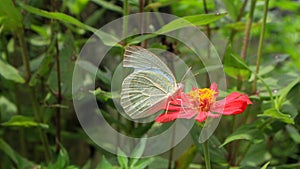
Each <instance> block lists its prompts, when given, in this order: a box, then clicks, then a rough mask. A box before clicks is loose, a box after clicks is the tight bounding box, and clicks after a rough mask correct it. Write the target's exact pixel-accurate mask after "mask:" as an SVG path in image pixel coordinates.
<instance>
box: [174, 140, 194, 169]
mask: <svg viewBox="0 0 300 169" xmlns="http://www.w3.org/2000/svg"><path fill="white" fill-rule="evenodd" d="M196 154H197V149H196V146H195V145H192V146H191V147H189V148H188V149H187V150H186V151H185V152H184V153H183V154H182V155H181V156H180V157H179V158H178V159H177V160H176V162H177V163H176V167H178V168H189V165H190V164H191V163H192V162H193V159H194V158H195V156H196Z"/></svg>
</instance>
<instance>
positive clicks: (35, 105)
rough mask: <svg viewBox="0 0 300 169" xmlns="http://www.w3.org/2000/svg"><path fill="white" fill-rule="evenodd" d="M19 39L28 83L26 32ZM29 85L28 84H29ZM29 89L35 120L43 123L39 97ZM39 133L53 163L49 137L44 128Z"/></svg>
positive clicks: (48, 159)
mask: <svg viewBox="0 0 300 169" xmlns="http://www.w3.org/2000/svg"><path fill="white" fill-rule="evenodd" d="M17 35H18V38H19V41H20V47H21V49H22V60H23V64H24V66H25V71H26V82H27V83H28V82H29V80H30V77H31V72H30V65H29V57H28V51H27V47H26V43H25V38H24V30H23V29H21V30H20V31H19V32H18V33H17ZM27 85H28V84H27ZM28 87H29V96H30V100H31V104H32V108H33V111H34V116H35V119H36V121H37V122H38V123H41V122H42V120H41V117H40V107H39V105H38V101H37V97H36V95H35V90H34V88H33V87H30V86H28ZM38 131H39V135H40V138H41V141H42V144H43V146H44V149H45V158H46V161H47V162H50V161H51V155H50V148H49V144H48V140H47V136H46V134H45V133H44V132H43V130H42V128H41V127H40V126H38Z"/></svg>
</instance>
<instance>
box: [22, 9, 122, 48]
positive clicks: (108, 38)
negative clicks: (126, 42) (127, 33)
mask: <svg viewBox="0 0 300 169" xmlns="http://www.w3.org/2000/svg"><path fill="white" fill-rule="evenodd" d="M21 7H22V8H23V9H25V10H26V11H28V12H30V13H33V14H36V15H39V16H42V17H45V18H49V19H56V20H59V21H61V22H63V23H69V24H73V25H75V26H78V27H79V28H83V29H85V30H88V31H90V32H93V33H95V35H97V36H98V37H99V38H100V39H101V40H102V42H103V43H104V44H105V45H108V46H114V45H118V44H116V43H118V42H120V40H119V39H118V38H116V37H114V36H113V35H111V34H108V33H106V32H103V31H100V30H97V29H95V28H93V27H91V26H89V25H86V24H84V23H82V22H80V21H79V20H77V19H76V18H73V17H72V16H69V15H66V14H64V13H60V12H48V11H45V10H41V9H38V8H34V7H32V6H29V5H25V4H21Z"/></svg>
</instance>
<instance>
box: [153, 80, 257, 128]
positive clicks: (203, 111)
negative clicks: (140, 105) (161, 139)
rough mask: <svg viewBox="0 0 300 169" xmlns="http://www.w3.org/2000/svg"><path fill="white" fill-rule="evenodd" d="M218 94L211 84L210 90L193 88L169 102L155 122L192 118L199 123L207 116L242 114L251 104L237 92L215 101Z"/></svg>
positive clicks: (245, 96)
mask: <svg viewBox="0 0 300 169" xmlns="http://www.w3.org/2000/svg"><path fill="white" fill-rule="evenodd" d="M218 92H219V91H218V86H217V84H216V83H212V84H211V86H210V88H203V89H197V88H194V89H193V90H192V91H190V92H188V93H187V94H185V93H181V94H179V95H177V97H176V98H175V99H173V100H172V101H170V103H169V105H168V107H167V108H166V113H164V114H161V115H160V116H158V117H157V118H156V119H155V121H156V122H159V123H166V122H170V121H173V120H176V119H177V118H185V119H191V118H194V119H195V120H197V121H199V122H203V121H205V120H206V118H207V117H208V116H210V117H219V116H220V115H221V114H222V115H233V114H239V113H242V112H243V111H245V109H246V108H247V106H248V104H252V102H251V101H250V100H249V98H248V96H247V95H245V94H242V93H238V92H233V93H231V94H229V95H228V96H227V97H226V98H224V99H222V100H219V101H217V100H216V98H217V97H218Z"/></svg>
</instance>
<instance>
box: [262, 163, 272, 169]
mask: <svg viewBox="0 0 300 169" xmlns="http://www.w3.org/2000/svg"><path fill="white" fill-rule="evenodd" d="M269 164H270V161H269V162H267V163H266V164H264V165H263V166H262V167H261V168H260V169H267V167H268V165H269Z"/></svg>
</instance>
